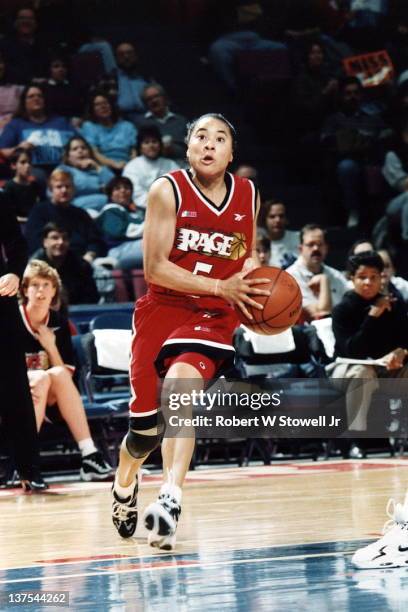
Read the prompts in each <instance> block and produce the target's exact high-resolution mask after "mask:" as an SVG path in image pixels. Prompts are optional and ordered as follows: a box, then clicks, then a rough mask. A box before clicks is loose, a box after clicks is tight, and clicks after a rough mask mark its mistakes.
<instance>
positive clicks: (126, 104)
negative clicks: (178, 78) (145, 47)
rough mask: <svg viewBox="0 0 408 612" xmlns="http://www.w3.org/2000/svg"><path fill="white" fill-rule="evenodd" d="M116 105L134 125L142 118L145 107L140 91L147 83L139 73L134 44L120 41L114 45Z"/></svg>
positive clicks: (137, 57)
mask: <svg viewBox="0 0 408 612" xmlns="http://www.w3.org/2000/svg"><path fill="white" fill-rule="evenodd" d="M116 62H117V65H118V69H117V73H116V75H117V80H118V107H119V110H120V111H121V113H122V114H123V116H124V117H125V118H126V119H129V120H130V121H133V122H134V123H135V124H136V125H137V124H138V123H140V121H142V120H143V114H144V112H145V107H144V104H143V100H142V92H143V89H144V87H145V86H146V85H147V81H146V79H145V78H144V77H143V76H142V74H141V68H140V63H139V56H138V54H137V51H136V48H135V46H134V45H133V44H132V43H130V42H122V43H120V44H119V45H118V46H117V47H116Z"/></svg>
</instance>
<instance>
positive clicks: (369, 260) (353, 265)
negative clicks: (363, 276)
mask: <svg viewBox="0 0 408 612" xmlns="http://www.w3.org/2000/svg"><path fill="white" fill-rule="evenodd" d="M360 266H367V267H368V268H375V269H376V270H378V271H379V272H382V271H383V270H384V262H383V260H382V259H381V257H380V256H379V254H378V253H377V252H376V251H364V252H363V253H357V255H351V257H349V258H348V261H347V272H348V273H349V274H350V276H354V274H355V273H356V271H357V270H358V268H359V267H360Z"/></svg>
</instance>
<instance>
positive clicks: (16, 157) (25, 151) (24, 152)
mask: <svg viewBox="0 0 408 612" xmlns="http://www.w3.org/2000/svg"><path fill="white" fill-rule="evenodd" d="M21 155H27V157H28V159H29V160H30V162H31V160H32V159H33V154H32V153H31V151H30V149H25V148H24V147H17V148H16V149H14V151H13V153H12V154H11V155H10V157H9V162H10V164H13V165H14V164H16V163H17V162H18V160H19V159H20V157H21Z"/></svg>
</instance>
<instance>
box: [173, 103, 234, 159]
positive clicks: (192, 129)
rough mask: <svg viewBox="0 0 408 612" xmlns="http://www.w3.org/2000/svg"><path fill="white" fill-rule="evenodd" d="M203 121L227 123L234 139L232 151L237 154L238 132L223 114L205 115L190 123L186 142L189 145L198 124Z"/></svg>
mask: <svg viewBox="0 0 408 612" xmlns="http://www.w3.org/2000/svg"><path fill="white" fill-rule="evenodd" d="M201 119H218V121H222V122H223V123H225V125H226V126H227V128H228V130H229V133H230V135H231V138H232V151H233V152H235V151H236V150H237V146H238V141H237V130H236V129H235V128H234V126H233V125H232V123H231V122H230V121H228V119H227V118H226V117H224V115H221V113H205V114H204V115H201V116H200V117H197V118H196V119H193V120H192V121H191V122H190V123H188V124H187V136H186V140H185V142H186V144H187V145H188V143H189V142H190V138H191V135H192V133H193V131H194V130H195V127H196V125H197V123H198V122H199V121H201Z"/></svg>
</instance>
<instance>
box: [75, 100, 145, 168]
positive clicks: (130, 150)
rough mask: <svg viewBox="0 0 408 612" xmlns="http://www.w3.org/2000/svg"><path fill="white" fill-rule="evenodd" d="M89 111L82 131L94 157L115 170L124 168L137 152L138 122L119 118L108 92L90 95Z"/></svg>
mask: <svg viewBox="0 0 408 612" xmlns="http://www.w3.org/2000/svg"><path fill="white" fill-rule="evenodd" d="M87 114H88V121H85V122H84V123H83V124H82V127H81V133H82V134H83V136H84V138H86V140H87V141H88V142H89V144H90V145H91V147H92V148H93V152H94V155H95V158H96V159H97V161H98V162H99V163H100V164H103V165H104V166H109V168H111V169H112V170H113V171H116V170H118V171H119V170H123V168H124V167H125V165H126V162H128V161H129V159H130V158H132V157H134V156H135V154H136V137H137V131H136V128H135V126H134V125H133V123H130V121H123V119H120V118H119V114H118V110H117V108H116V104H115V103H114V102H113V100H112V99H111V98H110V97H109V96H108V95H106V94H105V93H98V92H95V93H93V94H92V95H91V97H90V100H89V105H88V113H87Z"/></svg>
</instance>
